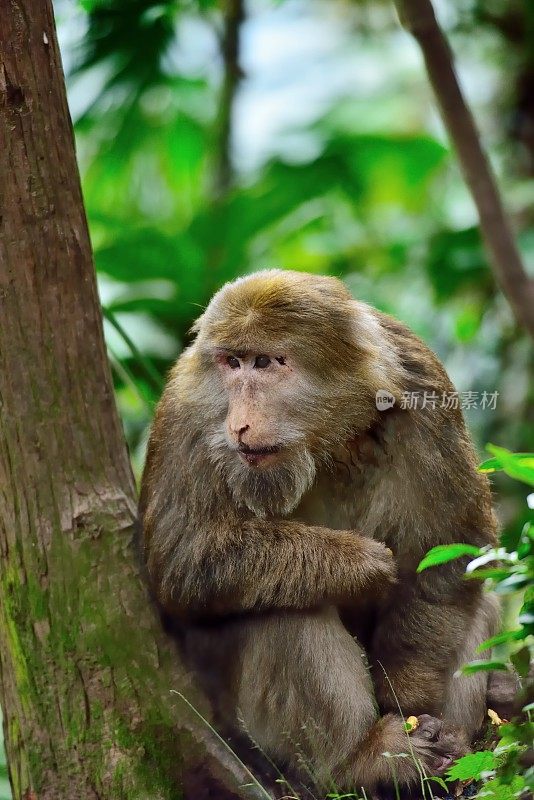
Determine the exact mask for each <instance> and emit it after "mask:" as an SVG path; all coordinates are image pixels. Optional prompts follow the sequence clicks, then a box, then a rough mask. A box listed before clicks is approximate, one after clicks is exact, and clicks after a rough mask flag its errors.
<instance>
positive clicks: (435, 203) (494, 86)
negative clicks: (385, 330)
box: [56, 0, 534, 526]
mask: <svg viewBox="0 0 534 800" xmlns="http://www.w3.org/2000/svg"><path fill="white" fill-rule="evenodd" d="M239 5H240V0H226V2H215V1H213V2H208V1H207V0H204V2H201V1H200V0H188V1H186V0H172V1H171V0H164V2H147V0H83V2H80V3H79V4H76V2H75V0H57V2H56V13H57V17H58V22H59V33H60V41H61V45H62V52H63V56H64V60H65V64H66V71H67V76H68V87H69V99H70V104H71V109H72V113H73V117H74V121H75V129H76V137H77V146H78V154H79V160H80V165H81V171H82V181H83V190H84V196H85V201H86V206H87V214H88V218H89V224H90V228H91V234H92V239H93V244H94V251H95V259H96V266H97V270H98V277H99V284H100V291H101V297H102V301H103V304H104V307H105V311H106V335H107V340H108V346H109V352H110V358H111V362H112V365H113V369H114V377H115V385H116V390H117V397H118V400H119V405H120V410H121V413H122V417H123V420H124V425H125V430H126V434H127V438H128V441H129V444H130V448H131V452H132V456H133V462H134V467H135V470H136V472H137V474H139V472H140V468H141V465H142V460H143V452H144V443H145V441H146V433H147V425H148V423H149V420H150V416H151V413H152V410H153V407H154V404H155V402H156V401H157V398H158V395H159V392H160V390H161V385H162V381H163V380H164V376H165V374H166V371H167V370H168V368H169V366H170V365H171V363H172V362H173V360H174V359H175V358H176V356H177V355H178V354H179V352H180V350H181V348H182V347H183V346H184V345H185V344H186V343H187V341H188V330H189V328H190V326H191V324H192V322H193V320H194V319H195V317H196V316H197V315H198V314H199V313H200V311H201V310H202V308H204V307H205V305H206V304H207V302H208V301H209V299H210V297H211V295H212V294H213V292H214V291H215V290H216V289H217V288H218V287H219V286H221V284H222V283H224V282H225V281H227V280H230V279H232V278H234V277H236V276H237V275H240V274H243V273H246V272H250V271H253V270H255V269H258V268H263V267H270V266H281V267H283V268H291V269H302V270H308V271H310V272H325V273H330V274H334V275H338V276H340V277H342V278H344V279H345V280H346V282H347V284H348V285H349V287H350V288H351V290H352V291H353V292H354V293H355V294H356V295H357V296H358V297H360V298H361V299H363V300H367V301H369V302H371V303H373V304H374V305H376V306H378V307H379V308H382V309H383V310H386V311H388V312H390V313H392V314H394V315H396V316H398V317H400V318H402V319H404V320H405V321H406V322H407V323H408V324H409V325H411V326H412V327H413V328H414V329H415V330H416V332H418V333H419V334H420V335H421V336H422V337H423V338H424V339H425V340H426V341H427V342H428V343H429V344H430V345H431V346H432V347H433V348H434V349H435V350H436V351H437V352H438V354H439V355H440V357H441V358H442V359H443V360H444V361H445V364H446V366H447V367H448V369H449V372H450V373H451V376H452V378H453V380H454V381H455V383H456V385H457V387H458V388H459V389H460V390H461V391H474V392H482V391H484V390H486V391H489V392H494V391H497V392H499V399H498V403H497V407H496V409H495V410H488V409H485V410H482V409H480V408H472V409H469V410H467V412H466V414H467V417H468V422H469V425H470V427H471V429H472V431H473V433H474V435H475V438H476V440H477V443H478V446H479V449H480V450H481V451H482V447H483V444H484V443H485V442H486V441H488V440H492V441H495V442H497V443H499V444H502V445H506V446H507V447H509V448H510V449H513V450H519V451H522V450H526V449H529V445H530V446H531V445H532V440H533V431H534V422H533V418H532V407H533V403H532V399H533V394H534V390H533V387H532V381H531V378H532V360H533V357H532V348H531V346H530V343H529V342H528V341H527V339H526V337H525V336H524V334H523V333H522V332H521V331H520V330H518V329H517V327H516V326H515V324H514V321H513V319H512V317H511V314H510V311H509V309H508V306H507V304H506V302H505V301H504V300H503V298H502V297H501V296H500V295H499V293H498V292H497V290H496V287H495V282H494V279H493V276H492V274H491V272H490V270H489V268H488V262H487V258H486V254H485V252H484V251H483V249H482V246H481V242H480V237H479V232H478V228H477V225H476V217H475V214H474V209H473V205H472V203H471V200H470V197H469V195H468V193H467V191H466V189H465V187H464V185H463V182H462V180H461V177H460V175H459V172H458V168H457V165H456V162H455V159H454V157H453V156H452V155H451V153H450V151H449V149H448V144H447V142H446V139H445V137H444V136H443V133H442V130H441V126H440V123H439V121H438V119H437V116H436V113H435V110H434V107H433V102H432V98H431V95H430V91H429V88H428V85H427V81H426V76H425V74H424V70H423V68H422V65H421V63H420V59H419V56H418V54H417V51H416V48H415V45H414V44H413V43H412V42H411V40H410V39H409V38H408V37H407V36H406V35H405V34H403V33H402V32H400V30H399V26H398V23H397V21H396V19H395V16H394V13H393V11H392V8H391V7H390V5H389V4H387V3H385V2H379V1H378V0H367V1H366V2H348V1H347V0H345V1H343V0H339V1H337V0H336V2H332V1H331V0H315V1H314V2H304V0H285V1H284V2H275V0H249V2H248V3H247V5H246V6H244V7H243V9H242V15H241V17H242V18H240V15H239V14H238V15H237V16H236V15H235V14H232V13H231V12H232V9H233V10H234V11H235V9H236V7H239ZM440 10H441V12H442V21H443V23H444V25H445V27H446V28H447V32H448V34H449V36H450V37H451V40H452V43H453V46H454V47H455V49H456V50H457V52H458V54H459V69H460V75H461V77H462V78H463V80H464V83H465V85H466V87H467V93H468V96H469V98H470V99H471V101H472V102H473V104H474V109H475V112H476V114H477V118H478V119H479V122H480V126H481V128H482V132H483V135H484V138H485V141H486V142H487V143H488V144H489V146H490V150H491V155H492V159H493V161H494V164H495V167H496V169H497V171H498V173H499V177H500V180H501V183H502V185H503V188H504V191H505V193H506V200H507V204H508V206H509V207H510V209H511V211H512V213H513V222H514V224H515V227H516V228H517V230H518V236H519V241H520V245H521V249H522V251H523V255H524V257H525V260H526V262H527V264H529V265H530V266H531V267H532V264H533V263H534V228H533V225H532V218H533V212H532V208H533V203H532V200H533V199H534V188H533V185H532V181H531V177H532V173H533V171H534V141H533V139H532V136H531V133H529V131H531V129H532V126H533V125H534V108H533V106H532V103H531V102H529V99H528V98H529V97H530V95H529V92H528V91H527V90H526V89H528V87H529V86H534V77H533V76H534V56H533V52H532V41H533V40H532V37H529V35H528V34H529V31H530V30H531V29H532V27H533V25H534V23H533V20H534V11H533V7H532V4H530V3H528V2H526V0H525V2H521V1H520V0H514V2H511V3H509V2H505V1H504V0H493V2H492V3H491V4H489V5H488V4H479V3H478V2H475V1H474V0H473V1H471V0H462V2H459V3H455V4H452V3H444V4H443V6H440ZM232 35H233V36H234V41H237V42H238V43H239V44H240V47H238V48H237V51H236V52H232V50H231V48H229V47H228V46H227V43H228V41H231V39H232ZM228 87H230V88H228ZM525 87H526V88H525ZM228 119H229V120H230V125H229V126H228V125H226V126H225V125H224V124H223V121H224V120H226V121H227V120H228ZM529 126H530V127H529ZM529 137H530V138H529ZM227 162H228V163H229V164H230V170H229V173H228V174H226V175H225V177H224V179H223V178H221V177H220V176H222V175H223V174H224V170H223V165H224V164H225V163H227ZM132 344H133V347H132ZM502 488H503V492H504V496H503V500H502V503H501V512H502V517H503V520H504V522H505V524H506V525H512V526H513V525H516V524H517V516H518V515H521V514H522V513H523V505H522V504H521V502H520V498H518V497H516V496H515V495H514V494H513V490H512V489H510V486H509V485H505V484H502Z"/></svg>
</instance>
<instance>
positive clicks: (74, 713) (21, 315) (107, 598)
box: [0, 0, 261, 800]
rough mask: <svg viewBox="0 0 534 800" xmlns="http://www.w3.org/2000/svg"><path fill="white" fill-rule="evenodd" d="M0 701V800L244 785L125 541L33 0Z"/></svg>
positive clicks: (109, 412)
mask: <svg viewBox="0 0 534 800" xmlns="http://www.w3.org/2000/svg"><path fill="white" fill-rule="evenodd" d="M0 53H1V56H0V136H1V140H0V141H1V144H0V151H1V153H2V155H1V159H0V160H1V164H2V170H3V173H2V174H0V186H1V187H2V191H3V197H2V208H1V219H0V559H1V568H0V700H1V704H2V707H3V711H4V728H5V741H6V748H7V754H8V761H9V769H10V778H11V783H12V788H13V794H14V797H15V800H22V799H23V798H24V800H29V798H32V800H33V799H36V800H91V799H92V798H94V799H95V800H115V798H117V799H118V798H128V799H130V798H139V800H141V799H142V800H170V799H171V798H178V797H180V798H182V797H186V798H187V797H190V798H194V800H201V798H203V797H207V796H208V794H207V793H208V792H209V791H211V792H212V793H211V794H210V796H211V797H216V798H218V799H219V798H221V800H222V799H223V798H236V797H256V796H258V794H260V795H261V792H259V789H258V787H257V786H256V787H254V786H253V787H249V788H246V789H243V788H240V786H241V785H242V784H246V783H250V782H251V778H250V775H249V774H248V773H247V772H246V770H244V769H243V768H242V767H241V766H240V765H239V764H238V763H237V762H236V761H235V760H234V759H233V758H232V757H231V756H230V755H229V754H228V753H227V751H226V750H225V749H224V748H223V747H222V745H221V743H220V742H219V741H218V740H217V739H216V737H215V736H214V735H213V734H212V733H211V732H210V730H209V728H207V727H205V726H204V725H203V724H202V723H201V722H199V721H198V719H197V717H196V716H195V715H194V714H192V713H191V711H190V710H189V709H188V708H187V706H186V704H184V703H183V701H181V700H180V698H179V697H178V696H177V695H176V694H174V693H173V692H172V691H171V690H178V691H180V692H183V693H184V695H185V696H186V697H187V698H188V699H189V700H190V701H191V702H192V703H193V704H195V705H196V706H199V707H200V708H201V709H202V710H203V711H204V710H205V706H204V705H203V702H204V701H203V699H202V698H201V697H200V695H199V693H198V691H197V690H196V689H195V687H194V686H193V685H192V683H191V681H190V679H189V676H188V675H187V674H186V672H185V671H184V669H183V668H182V667H181V666H180V663H179V659H178V656H177V653H176V651H175V649H174V647H173V644H172V643H171V642H170V641H169V640H167V638H166V637H165V636H164V634H163V632H162V630H161V627H160V624H159V620H158V619H157V616H156V614H155V613H154V610H153V608H152V606H151V604H150V601H149V599H148V597H147V594H146V592H145V588H144V585H143V583H142V581H141V578H140V574H139V570H138V568H137V566H136V560H135V559H134V555H133V548H132V534H133V532H134V528H135V524H136V516H137V511H136V501H135V488H134V483H133V480H132V475H131V471H130V465H129V460H128V455H127V451H126V447H125V443H124V438H123V434H122V430H121V426H120V422H119V419H118V416H117V412H116V409H115V405H114V399H113V391H112V385H111V381H110V373H109V369H108V364H107V359H106V352H105V346H104V341H103V336H102V322H101V315H100V309H99V304H98V297H97V290H96V282H95V276H94V270H93V264H92V256H91V248H90V243H89V236H88V231H87V224H86V219H85V214H84V209H83V203H82V197H81V191H80V184H79V177H78V170H77V165H76V158H75V152H74V143H73V136H72V127H71V124H70V119H69V115H68V110H67V103H66V97H65V88H64V80H63V74H62V70H61V63H60V56H59V52H58V46H57V41H56V35H55V30H54V21H53V15H52V9H51V4H50V2H49V0H9V1H8V0H2V2H1V25H0Z"/></svg>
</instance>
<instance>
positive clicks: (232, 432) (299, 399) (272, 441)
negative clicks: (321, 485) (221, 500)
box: [211, 348, 315, 516]
mask: <svg viewBox="0 0 534 800" xmlns="http://www.w3.org/2000/svg"><path fill="white" fill-rule="evenodd" d="M213 359H214V366H215V369H216V372H217V382H218V383H219V385H220V386H221V387H222V390H223V395H224V396H225V397H226V416H225V419H224V422H223V423H222V424H221V425H220V426H219V427H218V429H217V430H216V431H215V432H214V435H213V436H212V437H211V445H212V447H213V450H214V454H215V458H216V460H217V462H218V463H219V465H221V466H223V467H224V470H225V472H226V475H227V480H228V484H229V486H230V488H231V490H232V492H233V494H234V496H235V497H236V499H237V500H238V501H240V502H244V503H245V505H247V506H248V507H249V508H250V509H251V510H253V511H254V512H255V513H257V514H259V515H261V516H265V515H266V514H267V513H276V514H284V513H289V512H290V511H291V510H292V509H293V508H294V507H295V506H296V505H297V503H298V501H299V500H300V498H301V496H302V494H303V493H304V492H305V491H306V489H307V488H309V486H310V485H311V484H312V483H313V480H314V478H315V459H314V458H313V456H312V453H311V447H310V444H311V442H310V437H309V431H308V430H306V428H305V427H304V426H303V424H302V421H303V420H304V419H306V417H305V416H304V415H303V414H302V406H303V398H304V397H305V396H306V380H305V377H304V375H303V374H302V372H301V371H300V370H299V369H298V367H297V365H296V364H295V363H294V362H293V360H292V359H291V357H290V356H288V355H287V354H285V353H282V352H279V351H276V352H275V351H273V352H243V351H237V352H236V351H232V350H228V349H226V348H216V349H215V350H214V351H213Z"/></svg>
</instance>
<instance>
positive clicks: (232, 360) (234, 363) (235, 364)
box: [226, 356, 240, 369]
mask: <svg viewBox="0 0 534 800" xmlns="http://www.w3.org/2000/svg"><path fill="white" fill-rule="evenodd" d="M226 363H227V364H228V366H229V367H230V369H238V368H239V366H240V364H239V359H238V358H236V357H235V356H228V358H227V359H226Z"/></svg>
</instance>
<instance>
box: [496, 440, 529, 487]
mask: <svg viewBox="0 0 534 800" xmlns="http://www.w3.org/2000/svg"><path fill="white" fill-rule="evenodd" d="M486 450H488V451H489V452H490V453H492V455H493V456H494V457H495V460H496V461H498V462H499V464H500V468H501V469H503V470H504V471H505V472H506V474H507V475H509V476H510V477H511V478H516V479H517V480H519V481H524V483H528V484H530V486H534V453H512V452H511V451H510V450H507V449H506V448H505V447H497V445H494V444H488V445H487V446H486ZM485 463H486V462H485Z"/></svg>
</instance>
